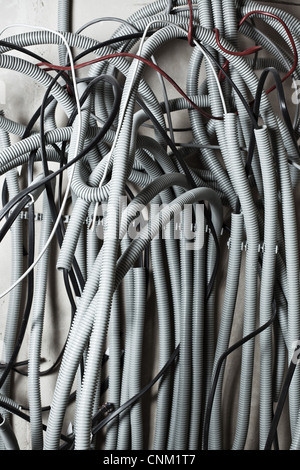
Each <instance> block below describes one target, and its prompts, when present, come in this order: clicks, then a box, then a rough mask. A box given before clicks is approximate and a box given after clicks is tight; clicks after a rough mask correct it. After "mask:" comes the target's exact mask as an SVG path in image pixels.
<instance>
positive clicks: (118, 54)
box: [37, 52, 223, 121]
mask: <svg viewBox="0 0 300 470" xmlns="http://www.w3.org/2000/svg"><path fill="white" fill-rule="evenodd" d="M115 57H131V58H133V59H138V60H140V61H141V62H144V63H145V64H146V65H148V66H149V67H152V68H153V69H154V70H156V72H159V73H160V74H161V75H162V76H163V77H164V78H165V79H166V80H168V81H169V82H170V83H171V85H172V86H173V87H174V88H175V89H176V90H177V91H178V93H179V94H180V95H182V96H183V97H184V98H185V99H186V100H187V101H188V103H190V105H191V106H192V107H193V108H194V109H196V110H197V111H199V112H200V113H201V114H202V115H203V116H204V117H206V118H207V119H214V120H219V121H220V120H223V117H216V116H212V115H211V114H209V113H207V112H206V111H204V110H203V109H202V108H200V107H199V106H197V105H196V103H194V102H193V101H192V100H191V99H190V98H189V97H188V96H187V95H186V93H185V92H184V91H183V90H182V89H181V88H180V86H179V85H178V84H177V83H176V82H175V81H174V80H173V79H172V78H171V77H170V76H169V75H168V74H167V73H166V72H164V71H163V70H162V69H161V68H160V67H159V66H158V65H156V64H154V63H153V62H152V61H151V60H148V59H145V58H144V57H141V56H138V55H135V54H131V53H129V52H116V53H114V54H108V55H105V56H103V57H98V58H97V59H93V60H89V61H88V62H84V63H82V64H75V65H74V68H75V69H80V68H83V67H87V66H89V65H92V64H96V63H98V62H102V61H104V60H108V59H113V58H115ZM37 65H38V66H39V67H46V69H44V70H46V71H50V70H65V71H69V70H71V67H69V66H67V67H64V66H61V65H53V64H49V63H48V62H40V63H38V64H37Z"/></svg>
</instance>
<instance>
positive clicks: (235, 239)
mask: <svg viewBox="0 0 300 470" xmlns="http://www.w3.org/2000/svg"><path fill="white" fill-rule="evenodd" d="M243 235H244V216H243V214H236V213H233V214H232V215H231V230H230V238H229V240H228V250H229V255H228V256H229V258H228V268H227V276H226V285H225V293H224V300H223V308H222V312H221V320H220V326H219V331H218V338H217V342H216V353H215V358H214V367H213V373H212V377H213V378H214V375H215V371H216V366H217V363H218V360H219V358H220V357H221V355H222V354H223V353H224V351H226V350H227V349H228V347H229V341H230V335H231V330H232V324H233V321H234V313H235V309H236V301H237V294H238V289H239V281H240V273H241V262H242V243H243ZM224 369H225V365H223V367H222V370H221V372H220V375H219V382H218V386H217V388H216V394H215V398H214V408H213V416H214V420H215V422H216V423H222V416H221V405H222V389H223V379H224ZM219 439H220V443H219V447H221V448H222V444H223V429H222V426H221V431H220V433H219Z"/></svg>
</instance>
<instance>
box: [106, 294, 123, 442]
mask: <svg viewBox="0 0 300 470" xmlns="http://www.w3.org/2000/svg"><path fill="white" fill-rule="evenodd" d="M120 296H121V293H120V289H117V290H116V291H115V293H114V297H113V302H112V309H111V318H110V323H109V331H108V338H109V364H108V369H109V391H108V398H109V402H110V403H112V404H113V406H114V408H115V409H118V408H119V406H120V395H121V393H120V390H121V370H122V364H121V353H122V350H121V339H120V335H121V303H120ZM118 429H119V417H117V418H115V419H114V420H112V421H111V422H110V423H108V425H107V430H106V436H105V450H116V448H117V442H118Z"/></svg>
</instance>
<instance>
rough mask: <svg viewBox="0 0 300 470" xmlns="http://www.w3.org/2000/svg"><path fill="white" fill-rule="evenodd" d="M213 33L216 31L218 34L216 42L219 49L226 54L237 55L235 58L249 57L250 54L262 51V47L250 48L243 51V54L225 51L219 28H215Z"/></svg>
mask: <svg viewBox="0 0 300 470" xmlns="http://www.w3.org/2000/svg"><path fill="white" fill-rule="evenodd" d="M213 31H214V33H216V41H217V44H218V46H219V48H220V49H221V50H222V51H223V52H226V53H227V54H230V55H235V56H245V55H249V54H254V53H255V52H258V51H261V50H262V46H253V47H249V49H246V50H244V51H241V52H233V51H229V50H228V49H225V47H223V46H222V44H221V43H220V32H219V30H218V29H217V28H214V29H213Z"/></svg>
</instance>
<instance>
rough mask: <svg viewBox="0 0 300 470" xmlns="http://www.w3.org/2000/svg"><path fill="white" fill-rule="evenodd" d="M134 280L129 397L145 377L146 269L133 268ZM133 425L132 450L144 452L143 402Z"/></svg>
mask: <svg viewBox="0 0 300 470" xmlns="http://www.w3.org/2000/svg"><path fill="white" fill-rule="evenodd" d="M133 278H134V289H135V293H134V308H133V319H132V320H133V321H132V340H131V354H130V356H131V359H132V362H131V367H132V372H131V374H130V382H129V397H132V396H134V395H136V394H137V393H139V392H140V391H141V389H142V377H143V374H142V372H143V366H142V357H143V343H144V334H145V332H144V327H145V314H146V311H145V305H146V303H145V300H146V290H147V289H146V276H145V269H144V268H142V267H136V268H133ZM130 424H131V449H132V450H143V448H144V444H143V443H144V436H143V432H144V425H143V415H142V407H141V402H140V401H138V402H137V403H135V404H134V405H133V407H131V409H130Z"/></svg>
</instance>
